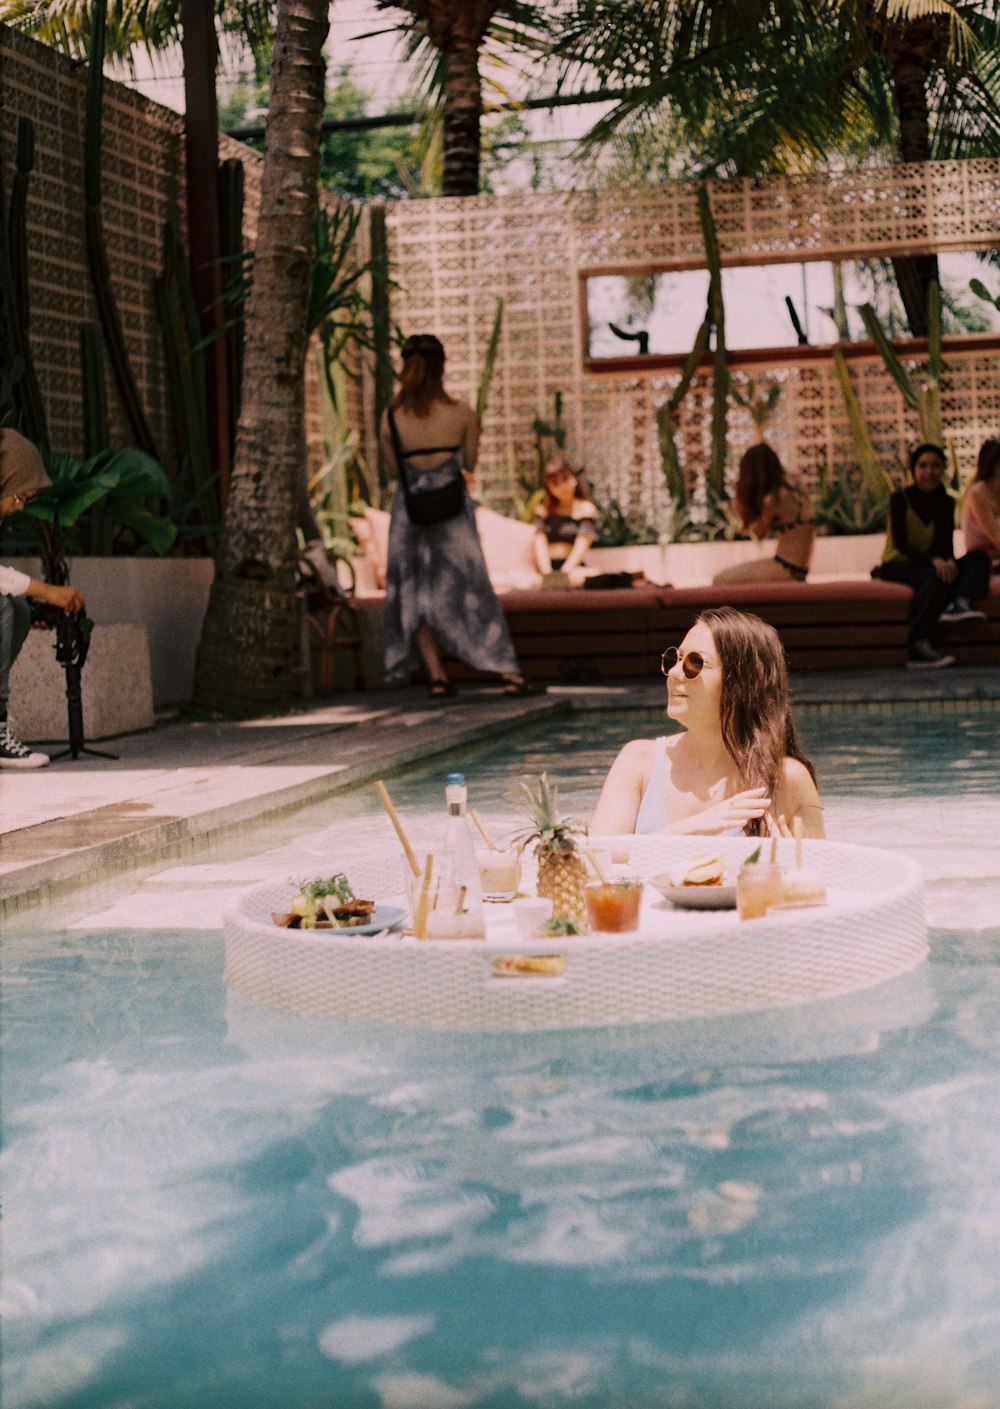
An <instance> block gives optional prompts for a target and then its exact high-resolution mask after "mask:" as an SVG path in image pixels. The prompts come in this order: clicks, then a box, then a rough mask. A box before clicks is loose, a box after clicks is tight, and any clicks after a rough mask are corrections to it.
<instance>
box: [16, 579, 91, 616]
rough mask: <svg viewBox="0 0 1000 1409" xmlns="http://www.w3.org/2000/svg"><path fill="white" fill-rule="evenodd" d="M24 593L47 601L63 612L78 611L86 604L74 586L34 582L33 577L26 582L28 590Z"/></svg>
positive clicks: (38, 599)
mask: <svg viewBox="0 0 1000 1409" xmlns="http://www.w3.org/2000/svg"><path fill="white" fill-rule="evenodd" d="M24 595H25V596H26V597H34V598H35V599H36V600H37V601H39V602H49V603H50V604H51V605H52V606H53V607H60V608H61V609H62V610H63V611H64V612H79V611H82V610H83V608H84V607H85V606H86V605H87V604H86V601H85V599H84V595H83V593H82V592H78V591H77V590H76V588H75V587H69V586H64V587H57V586H56V585H55V584H54V583H51V582H36V581H35V579H34V578H32V580H31V581H30V582H29V583H28V590H27V591H26V592H25V594H24Z"/></svg>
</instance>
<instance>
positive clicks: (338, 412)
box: [309, 347, 372, 558]
mask: <svg viewBox="0 0 1000 1409" xmlns="http://www.w3.org/2000/svg"><path fill="white" fill-rule="evenodd" d="M316 358H317V362H318V366H319V380H320V409H321V413H322V420H323V463H322V465H321V467H320V469H319V471H318V472H317V473H316V474H315V475H313V476H312V478H311V479H310V481H309V497H310V501H311V503H312V509H313V513H314V515H315V517H316V522H317V524H318V525H319V528H320V532H321V533H322V535H323V541H324V543H325V544H326V546H327V548H329V549H331V550H332V551H333V552H334V553H336V554H337V555H338V556H339V557H342V558H348V557H352V556H353V555H354V553H355V551H356V545H355V542H354V536H353V534H352V533H351V529H350V524H349V523H348V519H349V518H350V516H351V515H352V514H354V513H360V512H362V510H363V507H364V505H365V504H370V503H371V502H372V487H371V480H370V476H369V473H368V467H367V465H366V464H365V460H364V456H363V455H362V453H361V436H360V433H359V432H358V431H357V430H356V429H354V428H352V427H351V426H350V425H349V424H348V420H347V410H346V405H347V394H346V393H347V373H346V372H345V370H344V367H343V364H342V363H341V362H330V361H328V360H327V358H326V355H325V350H324V349H323V348H322V347H320V348H317V350H316Z"/></svg>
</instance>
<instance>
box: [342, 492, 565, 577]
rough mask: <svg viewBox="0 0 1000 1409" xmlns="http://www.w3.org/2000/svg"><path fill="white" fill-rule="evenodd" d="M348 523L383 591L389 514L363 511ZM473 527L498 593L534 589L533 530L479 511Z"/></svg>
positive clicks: (516, 522)
mask: <svg viewBox="0 0 1000 1409" xmlns="http://www.w3.org/2000/svg"><path fill="white" fill-rule="evenodd" d="M350 523H351V528H352V529H353V531H354V536H355V538H356V539H357V540H358V543H359V544H360V546H361V549H362V551H363V552H364V555H365V557H366V558H367V560H368V561H369V562H370V563H371V565H372V567H373V568H374V571H375V581H376V582H377V584H378V586H379V587H380V588H384V587H385V573H386V564H387V562H388V557H389V514H388V513H387V512H386V511H385V510H384V509H372V508H366V509H365V516H364V518H363V519H362V518H355V519H351V521H350ZM476 527H477V529H478V530H479V537H480V540H481V542H482V545H483V557H484V558H485V559H486V571H487V572H488V573H489V575H490V581H491V582H492V583H493V586H494V587H495V588H496V590H497V591H498V592H506V591H509V590H511V589H516V588H526V587H534V586H536V585H537V583H538V580H539V578H538V568H537V567H536V566H535V557H534V542H535V530H534V527H533V526H532V525H531V524H530V523H522V522H521V521H520V520H519V519H509V518H507V517H506V516H505V515H503V514H498V513H496V512H495V511H494V510H493V509H487V508H484V507H480V508H478V509H477V510H476Z"/></svg>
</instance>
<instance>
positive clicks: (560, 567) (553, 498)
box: [535, 456, 597, 587]
mask: <svg viewBox="0 0 1000 1409" xmlns="http://www.w3.org/2000/svg"><path fill="white" fill-rule="evenodd" d="M544 485H545V500H544V503H543V504H542V505H541V507H540V508H539V510H538V512H537V513H536V514H535V528H536V529H537V532H536V533H535V562H536V563H537V565H538V571H539V572H540V573H541V574H542V576H543V577H544V576H545V575H546V574H547V573H550V572H562V573H565V574H566V576H567V577H568V578H569V580H570V583H571V584H572V586H574V587H579V586H580V585H581V584H582V583H583V580H584V578H585V577H586V573H585V571H584V570H583V560H584V557H585V556H586V553H587V549H588V548H589V547H590V545H591V543H593V541H594V539H595V538H596V537H597V510H596V509H595V508H594V506H593V504H591V502H590V500H589V499H587V497H586V496H585V494H584V492H583V489H582V488H581V486H580V479H579V476H578V475H577V473H576V471H575V470H574V469H573V467H572V466H571V465H570V464H569V463H568V461H566V460H565V459H564V458H563V457H562V456H558V457H557V458H556V459H554V460H550V461H549V463H548V464H547V465H546V466H545V476H544Z"/></svg>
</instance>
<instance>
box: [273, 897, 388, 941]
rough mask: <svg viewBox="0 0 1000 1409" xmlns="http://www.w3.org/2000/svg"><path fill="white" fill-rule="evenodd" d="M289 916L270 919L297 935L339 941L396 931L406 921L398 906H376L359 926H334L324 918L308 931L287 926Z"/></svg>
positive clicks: (277, 916) (275, 916)
mask: <svg viewBox="0 0 1000 1409" xmlns="http://www.w3.org/2000/svg"><path fill="white" fill-rule="evenodd" d="M291 918H292V917H291V915H272V916H271V919H272V920H273V921H274V923H275V924H276V925H281V926H282V927H283V928H285V929H291V930H292V931H293V933H294V934H297V935H316V936H317V937H318V936H320V935H336V936H337V938H338V939H339V938H340V937H341V936H342V935H347V934H361V935H371V934H381V932H382V931H383V930H398V929H399V927H400V925H401V924H402V923H403V921H404V920H405V919H406V911H405V910H402V909H400V907H399V906H398V905H376V906H375V909H374V910H372V912H371V914H370V915H369V917H368V919H367V921H366V922H365V923H364V924H361V925H344V924H341V925H335V924H334V923H333V922H332V921H331V920H328V919H326V918H325V917H324V918H323V919H321V920H319V921H317V923H316V925H315V926H310V927H309V928H308V929H300V928H299V927H298V925H294V926H292V925H289V923H288V921H289V920H290V919H291Z"/></svg>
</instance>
